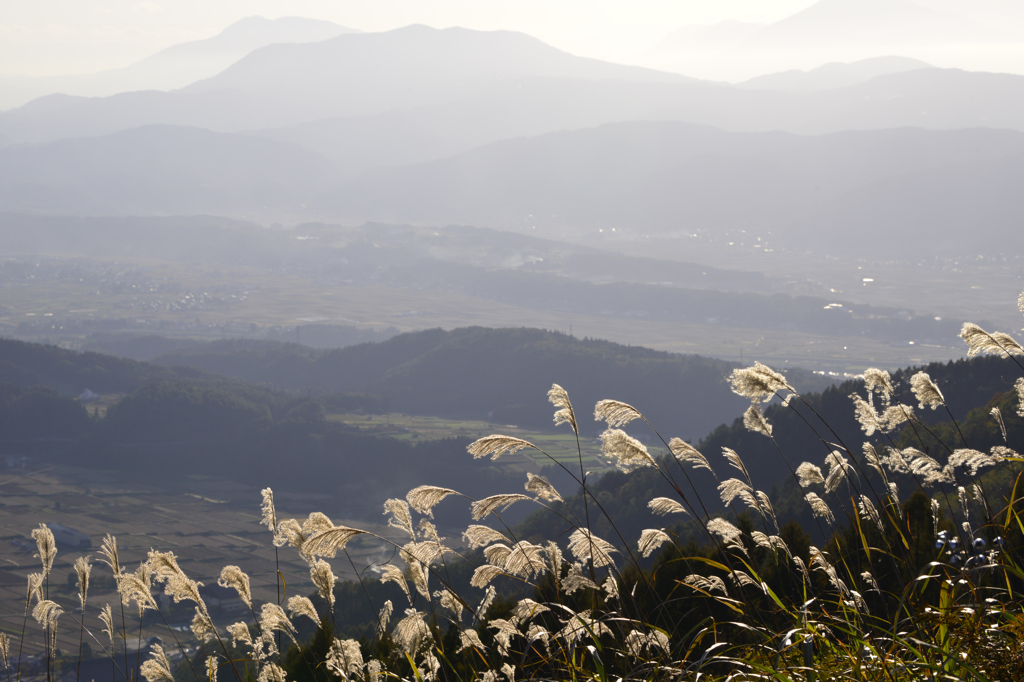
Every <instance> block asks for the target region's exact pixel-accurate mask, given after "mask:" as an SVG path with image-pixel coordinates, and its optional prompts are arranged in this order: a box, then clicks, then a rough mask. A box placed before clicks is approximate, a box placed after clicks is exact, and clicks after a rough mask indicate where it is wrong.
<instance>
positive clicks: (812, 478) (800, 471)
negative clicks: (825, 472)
mask: <svg viewBox="0 0 1024 682" xmlns="http://www.w3.org/2000/svg"><path fill="white" fill-rule="evenodd" d="M796 477H797V481H798V482H799V483H800V487H801V488H806V487H807V486H809V485H813V484H815V483H824V482H825V477H824V476H822V475H821V469H820V468H818V467H817V466H815V465H814V464H811V463H810V462H804V463H802V464H801V465H800V466H798V467H797V468H796Z"/></svg>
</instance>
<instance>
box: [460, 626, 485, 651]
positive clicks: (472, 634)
mask: <svg viewBox="0 0 1024 682" xmlns="http://www.w3.org/2000/svg"><path fill="white" fill-rule="evenodd" d="M466 649H476V650H477V651H480V652H485V651H487V647H485V646H484V643H483V642H481V641H480V635H479V634H478V633H477V631H476V630H472V629H465V630H461V631H460V632H459V648H458V649H456V650H455V653H457V654H461V653H462V652H463V651H465V650H466Z"/></svg>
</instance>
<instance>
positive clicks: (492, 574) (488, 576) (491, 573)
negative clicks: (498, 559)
mask: <svg viewBox="0 0 1024 682" xmlns="http://www.w3.org/2000/svg"><path fill="white" fill-rule="evenodd" d="M503 575H505V569H504V568H502V567H501V566H495V565H494V564H484V565H482V566H477V567H476V570H474V571H473V578H472V579H471V580H470V581H469V584H470V585H472V586H473V587H476V588H479V589H481V590H482V589H485V588H487V587H488V586H489V585H490V584H491V581H492V580H494V579H495V578H497V577H498V576H503Z"/></svg>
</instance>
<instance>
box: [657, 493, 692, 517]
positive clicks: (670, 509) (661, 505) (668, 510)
mask: <svg viewBox="0 0 1024 682" xmlns="http://www.w3.org/2000/svg"><path fill="white" fill-rule="evenodd" d="M647 508H648V509H650V510H651V511H652V512H654V513H655V514H657V515H658V516H665V515H667V514H686V513H688V512H687V511H686V508H685V507H683V505H681V504H679V503H678V502H676V501H675V500H673V499H671V498H668V497H655V498H654V499H653V500H651V501H650V502H648V503H647Z"/></svg>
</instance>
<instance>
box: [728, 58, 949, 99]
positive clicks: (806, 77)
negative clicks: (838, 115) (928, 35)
mask: <svg viewBox="0 0 1024 682" xmlns="http://www.w3.org/2000/svg"><path fill="white" fill-rule="evenodd" d="M931 68H935V67H933V66H932V65H931V64H928V63H926V62H922V61H921V60H920V59H910V58H909V57H871V58H869V59H861V60H858V61H855V62H849V63H844V62H831V63H829V64H825V65H824V66H819V67H818V68H816V69H811V70H809V71H800V70H799V69H794V70H791V71H781V72H779V73H769V74H765V75H763V76H757V77H756V78H751V79H750V80H747V81H743V82H742V83H739V84H737V86H736V87H739V88H747V89H750V90H782V91H786V92H814V91H817V90H833V89H835V88H846V87H850V86H851V85H859V84H860V83H865V82H867V81H869V80H871V79H873V78H878V77H879V76H887V75H889V74H893V73H903V72H904V71H914V70H916V69H931Z"/></svg>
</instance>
